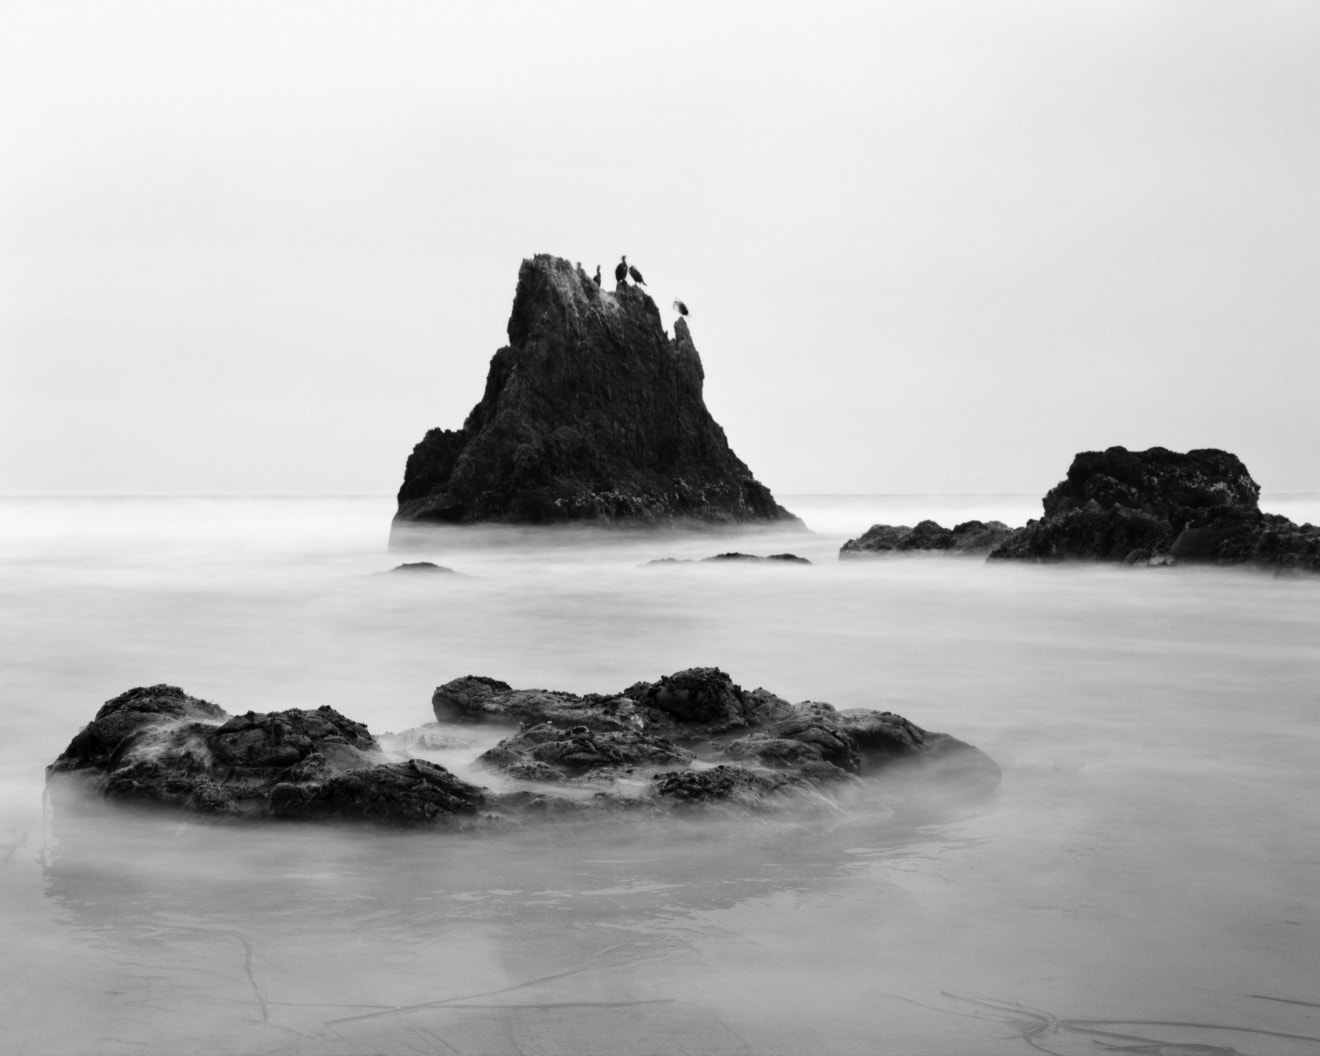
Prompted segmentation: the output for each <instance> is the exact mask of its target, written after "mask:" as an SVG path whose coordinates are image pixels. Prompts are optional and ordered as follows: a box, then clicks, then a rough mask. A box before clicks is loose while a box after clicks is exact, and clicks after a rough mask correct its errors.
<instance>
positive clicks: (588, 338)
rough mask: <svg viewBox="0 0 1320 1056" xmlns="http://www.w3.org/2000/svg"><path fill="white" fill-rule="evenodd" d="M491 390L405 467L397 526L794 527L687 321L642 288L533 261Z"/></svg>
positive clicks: (562, 263) (540, 258) (525, 270)
mask: <svg viewBox="0 0 1320 1056" xmlns="http://www.w3.org/2000/svg"><path fill="white" fill-rule="evenodd" d="M508 335H509V344H508V345H507V346H505V347H504V348H501V349H500V350H499V351H498V352H496V353H495V355H494V357H493V358H492V359H491V364H490V371H489V373H488V375H487V378H486V391H485V394H484V395H483V396H482V398H481V402H480V403H478V404H477V405H476V406H475V407H474V408H473V409H472V412H471V413H470V414H469V415H468V418H467V421H466V422H464V424H463V427H462V429H459V430H447V429H432V430H431V431H430V432H428V433H427V434H426V436H425V437H424V438H423V439H422V441H421V443H419V444H418V445H417V446H416V448H415V449H414V450H413V453H412V455H411V457H409V459H408V464H407V468H406V470H405V472H404V481H403V486H402V487H401V488H400V489H399V496H398V498H399V509H398V513H397V515H396V517H395V521H396V523H398V522H408V521H421V522H426V521H431V522H444V523H452V524H470V523H478V522H505V523H523V524H549V523H557V522H568V521H592V520H596V521H604V522H631V523H637V524H670V523H678V522H685V521H691V522H706V523H745V522H757V521H762V522H774V521H782V522H789V523H800V522H797V518H795V517H794V516H793V515H792V514H791V513H789V512H788V511H787V510H785V509H784V508H783V507H781V506H779V505H778V504H777V503H776V502H775V500H774V497H773V496H772V495H771V494H770V491H769V489H767V488H766V487H765V486H764V485H762V484H761V483H759V482H758V481H757V480H756V479H755V478H754V477H753V476H752V473H751V471H750V470H749V469H748V468H747V466H746V465H745V464H744V463H743V462H742V461H741V460H739V458H738V457H737V456H736V455H735V454H734V453H733V451H732V450H730V448H729V445H728V442H727V440H726V439H725V436H724V431H723V430H722V429H721V428H720V426H719V424H718V423H716V422H715V420H714V419H713V418H712V417H711V416H710V412H709V411H707V410H706V405H705V402H704V400H703V398H702V384H703V381H704V374H703V371H702V367H701V357H700V356H699V355H698V353H697V349H696V346H695V345H694V344H693V341H692V335H691V332H690V330H689V328H688V325H687V322H686V320H684V319H679V320H678V321H677V322H676V323H675V325H674V337H673V338H672V339H670V338H669V337H668V336H667V335H666V334H665V331H664V329H663V327H662V325H661V321H660V313H659V310H658V309H657V308H656V305H655V302H654V301H652V300H651V298H650V297H649V296H648V295H647V294H646V293H645V292H644V291H642V290H640V289H638V288H637V287H635V286H629V285H626V284H625V285H620V286H619V287H618V288H617V289H615V290H614V291H606V290H603V289H601V287H599V286H598V285H596V283H595V282H594V281H593V280H592V278H591V277H590V276H588V275H587V274H586V272H585V271H583V270H582V269H581V268H580V267H579V268H575V267H574V266H573V265H572V264H570V263H569V262H568V261H566V260H561V259H559V258H558V257H553V256H550V255H548V254H539V255H537V256H536V257H533V258H532V259H530V260H524V261H523V263H522V267H521V268H520V269H519V272H518V288H517V292H516V293H515V295H514V300H513V310H512V312H511V313H510V315H509V325H508Z"/></svg>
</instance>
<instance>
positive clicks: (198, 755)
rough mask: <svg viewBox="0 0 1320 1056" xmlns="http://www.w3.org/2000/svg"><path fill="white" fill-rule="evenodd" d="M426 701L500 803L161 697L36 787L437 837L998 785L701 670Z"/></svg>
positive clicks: (142, 698) (411, 767)
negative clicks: (913, 785)
mask: <svg viewBox="0 0 1320 1056" xmlns="http://www.w3.org/2000/svg"><path fill="white" fill-rule="evenodd" d="M436 700H437V702H438V703H437V704H436V713H437V715H440V716H442V717H443V720H444V722H446V723H453V722H464V723H474V722H475V723H493V724H497V725H498V724H503V725H508V726H510V727H512V728H513V730H512V732H511V733H510V735H509V736H508V737H506V738H505V739H504V740H502V741H500V743H499V744H497V745H496V746H495V747H494V748H491V749H489V750H487V751H486V752H484V753H483V754H482V755H481V756H480V757H478V758H477V759H476V760H475V765H476V766H477V767H478V768H484V769H485V770H486V771H487V772H489V773H490V774H491V776H492V779H494V778H496V777H498V786H499V791H497V792H492V791H491V790H490V789H488V788H484V787H480V786H478V785H475V784H473V783H471V782H469V781H465V780H463V779H461V778H459V777H457V776H456V775H454V774H453V773H451V772H450V771H449V770H447V769H446V768H445V767H443V766H439V765H437V764H436V763H434V762H430V761H427V760H426V759H423V758H404V759H400V758H397V757H396V758H387V757H386V755H385V753H384V752H383V751H382V749H381V747H380V744H379V743H378V741H377V740H376V738H375V737H373V736H372V734H371V733H370V731H369V730H367V728H366V727H365V726H363V725H362V724H361V723H358V722H354V721H353V720H351V719H348V718H346V717H345V716H343V715H340V714H339V713H338V712H336V711H335V710H333V709H332V708H329V707H322V708H318V709H316V710H314V711H313V710H302V709H289V710H286V711H278V712H269V713H265V714H261V713H256V712H248V713H246V714H244V715H240V716H233V717H231V716H229V715H227V714H226V713H225V712H224V711H223V710H222V709H221V708H219V707H217V706H216V705H214V704H210V703H208V702H206V701H203V700H198V699H197V698H195V697H190V696H188V695H187V694H186V693H184V692H183V691H182V690H181V689H178V688H177V687H174V686H152V687H149V688H144V689H135V690H130V691H129V692H127V693H125V694H122V695H121V696H119V697H116V698H115V699H114V700H112V701H110V702H108V703H107V704H106V705H105V707H103V708H102V709H101V710H100V711H99V712H97V715H96V717H95V718H94V719H93V721H92V722H91V723H90V724H89V725H88V726H87V727H86V728H84V729H83V730H82V731H81V732H80V733H79V734H78V735H77V736H76V737H74V739H73V741H72V742H71V743H70V745H69V747H68V749H66V750H65V752H64V753H63V754H62V755H61V756H60V757H59V758H58V759H57V760H56V761H55V762H54V763H53V764H51V766H50V767H49V768H48V770H47V774H48V778H49V779H50V780H52V781H53V782H54V781H58V780H60V779H67V778H81V779H83V781H84V782H85V783H86V784H88V785H90V786H91V787H92V788H94V789H96V790H97V791H99V792H101V793H102V794H103V795H104V796H106V797H107V798H111V799H121V800H129V801H138V802H147V803H154V804H158V805H165V806H171V807H175V808H181V809H185V810H189V811H193V812H196V813H200V814H207V815H212V816H220V817H224V816H232V817H249V818H272V819H283V820H326V819H338V820H356V821H369V822H375V823H380V824H388V825H405V826H428V827H442V828H451V829H454V828H457V829H469V828H473V827H490V826H500V825H504V824H507V823H508V822H509V821H511V820H514V819H519V818H531V817H541V816H546V817H551V816H562V815H572V816H578V817H580V816H583V815H584V814H590V813H591V812H597V813H609V814H610V815H617V814H620V813H622V814H625V815H626V814H627V813H628V812H635V811H639V810H640V811H642V812H643V813H647V814H653V813H656V812H665V811H669V810H673V809H676V808H681V809H683V810H692V809H696V808H698V807H700V806H702V805H709V804H712V803H719V804H722V805H723V807H724V808H727V809H734V810H740V809H746V808H754V809H755V810H757V811H765V810H788V809H800V808H803V807H807V806H809V807H812V808H826V809H837V804H836V802H835V799H834V798H833V792H832V789H837V788H840V787H853V786H856V783H857V782H858V781H859V780H863V779H871V778H874V777H876V776H880V775H883V774H884V773H886V772H887V771H888V770H889V769H890V768H892V767H894V766H895V764H899V763H910V764H913V765H915V766H918V767H919V768H922V767H925V766H928V765H929V766H935V765H936V764H938V767H939V769H940V772H941V773H942V774H944V775H949V779H950V780H953V781H956V782H957V786H958V788H960V789H961V790H963V791H970V792H973V793H977V794H980V793H984V792H987V791H989V790H991V789H993V788H994V787H995V785H996V784H997V783H998V779H999V768H998V767H997V766H996V765H995V764H994V763H993V762H992V761H991V760H990V759H989V758H987V757H986V756H985V755H984V754H983V753H981V752H979V751H978V750H977V749H975V748H972V747H971V746H970V745H966V744H963V743H962V742H961V741H958V740H956V739H954V738H952V737H948V736H947V735H944V734H936V733H929V732H927V731H925V730H922V729H921V728H920V727H918V726H916V725H914V724H913V723H911V722H909V721H908V720H906V719H904V718H902V717H901V716H898V715H894V714H893V713H892V712H887V711H848V712H839V711H837V710H835V708H833V707H832V706H831V705H829V704H825V703H821V702H816V701H808V702H804V703H801V704H790V703H788V702H787V701H785V700H784V699H783V698H781V697H778V696H776V695H775V694H774V693H771V692H770V691H768V690H765V689H755V690H744V689H743V688H742V687H741V686H738V685H737V684H735V683H734V682H733V680H732V679H730V678H729V676H728V675H727V674H725V673H724V672H723V671H721V670H720V669H719V668H714V667H699V668H689V669H687V670H685V671H678V672H675V673H674V674H672V675H666V676H663V677H661V678H659V679H657V680H656V681H655V682H638V683H635V684H634V685H632V686H629V687H628V688H627V689H626V690H624V691H622V692H621V693H616V694H585V695H581V696H579V695H576V694H573V693H565V692H561V691H552V690H516V689H512V688H511V687H510V686H509V685H508V684H507V683H505V682H501V681H499V680H498V679H493V678H487V677H483V676H473V675H469V676H466V677H464V678H459V679H455V680H453V681H452V682H449V683H446V684H445V685H444V686H442V687H440V689H438V690H437V691H436ZM450 728H451V729H452V728H453V727H452V726H451V727H450ZM427 729H433V730H437V731H443V730H444V729H445V727H443V726H433V727H429V728H427ZM414 732H416V731H414ZM422 732H423V733H424V732H425V730H424V731H422ZM442 739H443V738H442ZM425 740H426V738H425V737H423V738H421V739H419V740H418V741H417V743H418V744H419V746H422V747H424V744H423V742H424V741H425ZM950 761H952V762H950ZM941 780H943V778H941ZM492 783H493V784H495V783H497V782H495V781H494V780H492Z"/></svg>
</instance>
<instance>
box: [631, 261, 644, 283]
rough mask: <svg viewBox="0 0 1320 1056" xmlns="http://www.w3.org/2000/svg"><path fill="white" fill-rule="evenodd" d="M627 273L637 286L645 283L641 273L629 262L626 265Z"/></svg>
mask: <svg viewBox="0 0 1320 1056" xmlns="http://www.w3.org/2000/svg"><path fill="white" fill-rule="evenodd" d="M628 274H629V275H631V276H632V280H633V282H635V283H637V285H638V286H645V285H646V280H645V279H643V278H642V273H641V272H640V271H638V270H637V269H636V268H634V267H633V266H632V265H631V264H629V265H628Z"/></svg>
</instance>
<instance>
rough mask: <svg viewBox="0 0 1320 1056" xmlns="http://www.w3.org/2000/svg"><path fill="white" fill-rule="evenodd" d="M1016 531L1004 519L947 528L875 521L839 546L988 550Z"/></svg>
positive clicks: (846, 549) (865, 551)
mask: <svg viewBox="0 0 1320 1056" xmlns="http://www.w3.org/2000/svg"><path fill="white" fill-rule="evenodd" d="M1012 534H1013V529H1012V528H1010V527H1009V526H1008V525H1006V524H1004V523H1003V522H1002V521H964V522H963V523H962V524H959V525H957V526H956V527H954V528H945V527H943V526H941V525H940V524H938V523H936V522H935V521H922V522H921V523H920V524H918V525H917V526H916V527H915V528H909V527H908V526H907V525H893V524H873V525H872V526H871V527H870V528H868V529H867V530H866V531H865V532H864V533H862V535H860V536H858V537H857V538H856V539H849V540H848V541H847V542H846V543H844V544H843V546H842V547H841V548H840V549H839V557H841V558H844V557H865V556H868V555H875V554H885V553H911V552H913V551H931V550H940V551H945V552H948V553H951V554H982V555H984V554H988V553H990V551H991V550H993V549H994V548H995V547H997V546H999V545H1000V543H1002V542H1003V541H1004V540H1005V539H1007V538H1008V537H1009V536H1011V535H1012Z"/></svg>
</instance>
